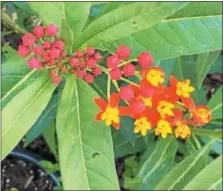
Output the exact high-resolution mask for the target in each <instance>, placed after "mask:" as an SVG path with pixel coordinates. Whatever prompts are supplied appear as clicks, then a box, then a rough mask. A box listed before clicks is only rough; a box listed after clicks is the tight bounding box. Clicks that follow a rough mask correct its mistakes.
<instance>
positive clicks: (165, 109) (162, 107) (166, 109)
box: [157, 101, 174, 118]
mask: <svg viewBox="0 0 223 191" xmlns="http://www.w3.org/2000/svg"><path fill="white" fill-rule="evenodd" d="M173 108H174V105H173V104H172V103H170V102H167V101H160V102H159V104H158V106H157V111H158V112H159V113H160V115H161V117H162V118H164V117H165V116H166V115H170V116H172V115H173Z"/></svg>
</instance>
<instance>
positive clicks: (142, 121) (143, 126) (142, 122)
mask: <svg viewBox="0 0 223 191" xmlns="http://www.w3.org/2000/svg"><path fill="white" fill-rule="evenodd" d="M134 124H135V128H134V133H138V132H141V134H142V135H143V136H145V135H146V132H147V130H149V129H151V128H152V127H151V124H150V122H149V121H148V119H147V118H146V117H141V118H139V119H137V120H136V121H135V123H134Z"/></svg>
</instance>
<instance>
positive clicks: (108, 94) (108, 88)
mask: <svg viewBox="0 0 223 191" xmlns="http://www.w3.org/2000/svg"><path fill="white" fill-rule="evenodd" d="M110 89H111V78H110V75H108V81H107V98H108V101H109V99H110Z"/></svg>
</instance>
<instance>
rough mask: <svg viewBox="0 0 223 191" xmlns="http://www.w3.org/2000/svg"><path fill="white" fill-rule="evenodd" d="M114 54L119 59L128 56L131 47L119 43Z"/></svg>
mask: <svg viewBox="0 0 223 191" xmlns="http://www.w3.org/2000/svg"><path fill="white" fill-rule="evenodd" d="M116 54H117V55H118V57H119V58H120V59H126V58H129V57H130V54H131V49H130V48H129V47H127V46H125V45H120V46H119V47H118V49H117V51H116Z"/></svg>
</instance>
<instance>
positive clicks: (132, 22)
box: [75, 2, 187, 49]
mask: <svg viewBox="0 0 223 191" xmlns="http://www.w3.org/2000/svg"><path fill="white" fill-rule="evenodd" d="M186 4H187V3H186V2H177V3H175V2H174V3H173V2H153V3H147V2H140V3H139V2H137V3H131V4H128V5H125V6H122V7H119V8H117V9H114V10H112V11H110V12H108V13H107V14H104V15H103V16H101V17H99V18H98V19H96V20H95V21H93V22H92V23H91V24H90V25H89V26H87V27H86V28H85V30H84V31H83V33H82V34H81V35H80V36H79V37H78V39H77V42H76V43H75V49H77V48H79V47H80V46H83V45H94V46H96V45H101V44H104V45H105V44H106V43H108V42H111V41H114V40H117V39H119V38H121V37H124V36H128V35H130V34H132V33H135V32H137V31H140V30H142V29H145V28H149V27H152V26H154V25H155V24H156V23H158V22H159V21H161V20H162V19H164V18H166V17H167V16H169V15H171V14H173V13H174V12H176V11H177V10H179V9H181V8H182V7H184V6H185V5H186ZM158 13H159V14H158Z"/></svg>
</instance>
